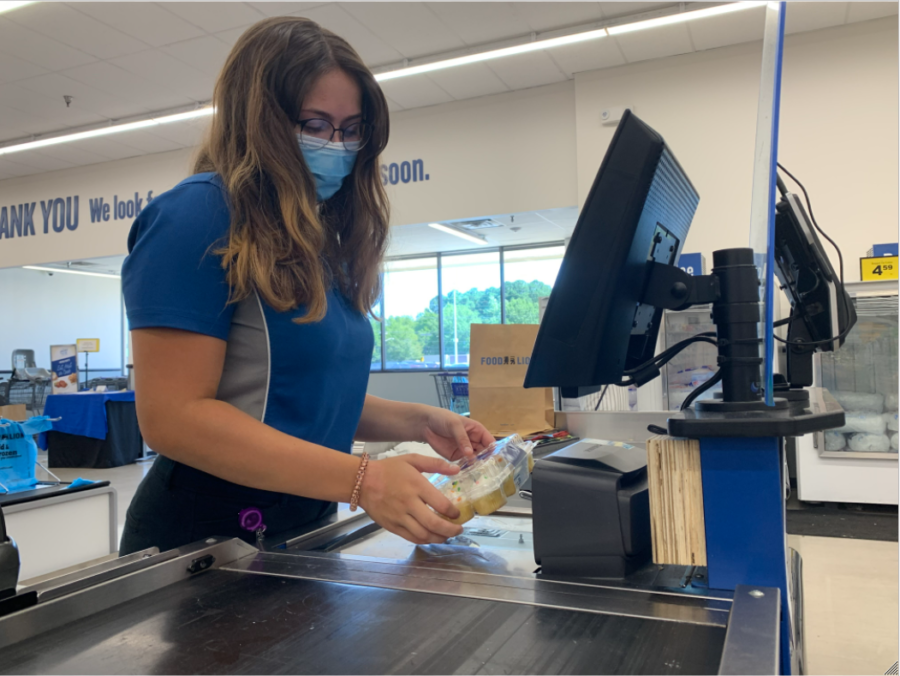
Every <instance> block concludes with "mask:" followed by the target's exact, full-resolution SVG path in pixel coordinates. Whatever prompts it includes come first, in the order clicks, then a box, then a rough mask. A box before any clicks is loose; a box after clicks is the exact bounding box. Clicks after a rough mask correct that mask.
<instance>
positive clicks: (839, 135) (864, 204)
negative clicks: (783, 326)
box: [575, 17, 898, 281]
mask: <svg viewBox="0 0 900 676" xmlns="http://www.w3.org/2000/svg"><path fill="white" fill-rule="evenodd" d="M761 50H762V43H751V44H745V45H738V46H734V47H726V48H722V49H715V50H710V51H707V52H699V53H693V54H687V55H684V56H678V57H673V58H668V59H661V60H658V61H650V62H646V63H640V64H634V65H629V66H623V67H619V68H613V69H609V70H602V71H594V72H592V73H584V74H579V75H576V78H575V83H576V88H575V95H576V113H577V128H578V151H577V152H578V197H579V204H581V203H583V201H584V200H585V198H586V197H587V193H588V191H589V190H590V186H591V182H592V180H593V178H594V175H595V173H596V171H597V168H598V167H599V165H600V161H601V160H602V158H603V154H604V153H605V151H606V148H607V146H608V144H609V141H610V140H611V138H612V134H613V131H614V127H604V126H601V124H600V111H601V110H602V109H603V108H605V107H608V106H618V105H632V106H634V110H635V112H636V113H637V115H638V116H639V117H641V119H643V120H644V121H646V122H647V123H648V124H649V125H650V126H652V127H653V128H655V129H656V130H657V131H659V132H660V133H661V134H662V135H663V137H664V138H665V139H666V141H667V143H668V144H669V145H670V147H671V148H672V149H673V151H674V153H675V155H676V157H678V159H679V161H680V163H681V165H682V166H683V167H684V169H685V171H686V172H687V174H688V175H689V176H690V178H691V181H692V182H693V183H694V186H695V187H696V188H697V190H698V192H699V193H700V206H699V209H698V211H697V215H696V217H695V219H694V222H693V225H692V226H691V232H690V235H689V236H688V240H687V243H686V245H685V249H684V250H685V251H686V252H697V251H699V252H701V253H703V254H705V256H706V259H707V263H708V264H710V265H711V263H712V252H713V250H715V249H721V248H725V247H735V246H748V242H749V221H750V193H751V182H752V171H753V150H754V142H755V133H756V107H757V94H758V91H759V79H760V60H761ZM897 59H898V54H897V19H896V17H890V18H887V19H881V20H877V21H870V22H866V23H858V24H851V25H848V26H842V27H839V28H833V29H827V30H821V31H816V32H812V33H804V34H798V35H792V36H788V38H787V39H786V43H785V51H784V71H783V85H782V106H781V115H782V117H781V127H780V148H779V159H780V161H781V162H782V164H784V165H785V166H786V167H787V168H788V169H789V170H790V171H791V172H792V173H793V174H794V175H795V176H797V177H798V178H799V179H800V180H801V181H802V182H803V183H804V185H805V186H806V188H807V190H808V191H809V193H810V198H811V199H812V202H813V208H814V212H815V215H816V218H817V220H818V221H819V225H820V226H821V227H822V228H823V229H824V230H825V231H826V232H828V233H829V234H830V235H831V236H832V237H833V238H834V239H835V241H836V242H837V243H838V245H839V246H840V247H841V249H842V250H843V253H844V261H845V268H846V278H847V280H849V281H854V280H858V279H859V265H858V263H857V261H858V259H859V257H860V256H863V255H865V252H866V250H867V249H868V248H869V247H870V246H871V245H872V244H873V243H882V242H896V241H897V219H898V208H897V195H898V191H897V185H898V172H897V162H898V156H897V144H898V136H897V129H898V104H897V97H898V86H897V85H898V61H897ZM795 190H796V192H798V193H799V189H795ZM825 248H826V251H828V253H829V254H830V255H831V256H832V260H833V261H834V264H835V266H836V265H837V256H836V255H835V254H834V252H833V249H831V248H830V247H829V246H827V245H826V247H825Z"/></svg>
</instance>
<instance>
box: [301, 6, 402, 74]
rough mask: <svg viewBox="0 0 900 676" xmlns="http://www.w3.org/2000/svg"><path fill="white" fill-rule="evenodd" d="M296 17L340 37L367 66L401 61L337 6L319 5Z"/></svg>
mask: <svg viewBox="0 0 900 676" xmlns="http://www.w3.org/2000/svg"><path fill="white" fill-rule="evenodd" d="M296 15H297V16H300V15H302V16H304V17H306V18H308V19H312V20H313V21H315V22H316V23H317V24H319V25H320V26H322V27H324V28H327V29H328V30H330V31H332V32H334V33H337V34H338V35H340V36H341V37H342V38H344V39H345V40H346V41H347V42H349V43H350V44H351V45H352V46H353V49H355V50H356V51H357V53H358V54H359V55H360V56H361V57H362V59H363V61H365V62H366V64H367V65H369V66H378V65H382V64H386V63H393V62H395V61H400V60H402V59H403V55H402V54H401V53H400V52H398V51H397V50H396V49H394V48H393V47H391V46H390V45H388V44H387V43H386V42H385V41H384V40H382V39H381V38H379V37H376V36H375V34H374V33H372V32H371V31H370V30H369V29H368V28H366V27H365V26H364V25H363V24H362V23H360V22H359V21H357V20H356V19H354V18H353V17H352V16H350V15H349V14H348V13H347V12H345V11H344V10H343V9H341V8H340V6H338V5H337V4H328V5H320V6H319V7H314V8H312V9H310V10H304V11H303V12H300V13H297V14H296Z"/></svg>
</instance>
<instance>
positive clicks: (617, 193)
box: [525, 110, 700, 397]
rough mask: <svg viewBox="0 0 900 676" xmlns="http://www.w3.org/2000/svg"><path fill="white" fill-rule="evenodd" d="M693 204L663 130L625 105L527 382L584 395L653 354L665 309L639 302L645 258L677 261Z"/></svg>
mask: <svg viewBox="0 0 900 676" xmlns="http://www.w3.org/2000/svg"><path fill="white" fill-rule="evenodd" d="M699 201H700V197H699V195H698V194H697V191H696V190H695V189H694V186H693V185H691V182H690V180H688V178H687V176H686V174H685V172H684V170H683V169H682V168H681V166H680V165H679V164H678V161H677V160H676V159H675V155H674V154H673V153H672V151H671V150H670V149H669V147H668V146H667V145H666V142H665V141H664V140H663V138H662V136H660V135H659V134H658V133H657V132H655V131H654V130H653V129H651V128H650V127H649V126H647V125H646V124H645V123H644V122H643V121H641V120H640V119H639V118H638V117H637V116H636V115H634V114H633V113H632V112H631V111H630V110H626V111H625V114H624V115H623V116H622V120H621V121H620V122H619V125H618V127H617V128H616V132H615V134H614V135H613V138H612V141H611V142H610V144H609V148H608V149H607V151H606V156H605V157H604V158H603V162H602V164H601V165H600V169H599V170H598V171H597V177H596V178H595V179H594V184H593V186H592V187H591V191H590V194H589V195H588V198H587V201H586V202H585V204H584V207H583V208H582V210H581V213H580V215H579V217H578V222H577V223H576V225H575V231H574V232H573V233H572V238H571V241H570V242H569V246H568V248H567V249H566V254H565V257H564V258H563V262H562V265H561V267H560V270H559V275H558V276H557V278H556V283H555V284H554V286H553V291H552V293H551V295H550V300H549V302H548V304H547V309H546V311H545V313H544V318H543V320H542V322H541V327H540V329H539V331H538V336H537V340H536V342H535V345H534V351H533V353H532V358H531V362H530V364H529V367H528V373H527V375H526V377H525V387H560V388H562V395H563V396H565V397H574V396H582V395H584V394H590V393H592V392H596V391H598V390H599V389H600V388H601V387H602V386H603V385H606V384H611V383H619V382H621V381H622V376H623V373H624V372H625V371H626V370H628V369H631V368H634V367H635V366H638V365H639V364H643V363H644V362H647V361H648V360H650V359H651V358H652V357H653V355H654V351H655V349H656V340H657V335H658V333H659V326H660V322H661V319H662V309H660V308H657V307H654V306H653V305H650V304H648V303H643V302H642V298H643V295H644V291H645V289H646V287H647V283H648V280H649V270H650V267H649V266H648V265H647V262H648V261H656V262H657V263H662V264H665V265H671V266H674V265H676V263H677V262H678V257H679V255H680V254H681V249H682V246H683V245H684V241H685V239H686V237H687V234H688V228H689V227H690V225H691V220H692V219H693V217H694V213H695V212H696V210H697V204H698V203H699Z"/></svg>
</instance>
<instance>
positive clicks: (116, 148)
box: [77, 132, 144, 160]
mask: <svg viewBox="0 0 900 676" xmlns="http://www.w3.org/2000/svg"><path fill="white" fill-rule="evenodd" d="M126 136H127V132H125V133H123V134H113V135H111V136H101V137H98V138H91V139H87V140H85V141H79V142H78V144H77V145H78V147H79V148H84V149H85V150H87V151H88V152H91V153H94V154H95V155H102V156H103V157H107V158H109V160H124V159H125V158H128V157H136V156H138V155H143V154H144V153H143V152H141V151H140V150H138V149H137V148H132V147H131V146H128V145H124V144H123V143H119V141H117V140H116V139H119V138H121V139H123V140H124V138H125V137H126Z"/></svg>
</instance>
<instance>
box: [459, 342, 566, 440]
mask: <svg viewBox="0 0 900 676" xmlns="http://www.w3.org/2000/svg"><path fill="white" fill-rule="evenodd" d="M537 332H538V326H537V324H472V334H471V342H470V346H471V347H470V350H469V355H470V356H469V414H470V415H471V417H472V419H473V420H477V421H478V422H480V423H481V424H482V425H484V426H485V427H486V428H487V429H488V431H489V432H490V433H491V434H493V435H494V436H498V437H505V436H509V435H510V434H533V433H534V432H542V431H543V430H547V429H550V428H552V427H553V422H554V417H553V389H552V388H549V387H547V388H532V389H527V390H526V389H525V388H524V387H523V383H524V382H525V373H526V372H527V371H528V364H529V362H530V361H531V351H532V349H533V348H534V341H535V340H536V339H537Z"/></svg>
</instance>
